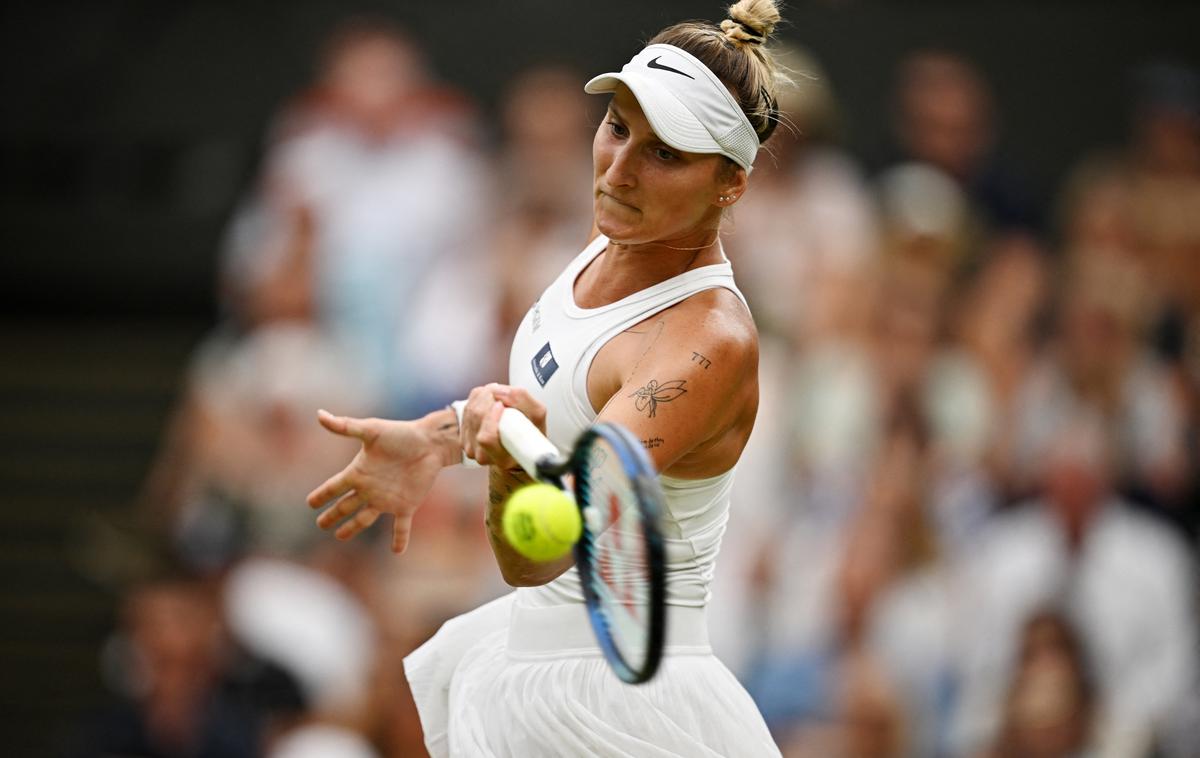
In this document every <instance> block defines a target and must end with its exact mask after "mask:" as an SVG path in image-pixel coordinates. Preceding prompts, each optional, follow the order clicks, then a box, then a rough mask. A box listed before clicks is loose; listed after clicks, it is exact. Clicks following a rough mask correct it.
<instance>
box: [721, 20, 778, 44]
mask: <svg viewBox="0 0 1200 758" xmlns="http://www.w3.org/2000/svg"><path fill="white" fill-rule="evenodd" d="M735 26H736V27H738V28H739V29H741V31H742V35H743V36H741V37H734V36H733V35H731V34H730V33H729V32H730V31H732V30H733V27H735ZM721 31H722V32H724V33H725V36H726V37H728V38H730V39H735V40H737V41H738V42H745V43H746V44H748V45H761V44H763V42H765V41H766V38H767V35H766V34H764V33H762V32H760V31H759V30H757V29H755V28H754V27H753V26H750V25H749V24H747V23H746V22H745V21H738V20H737V19H732V18H727V19H725V20H724V21H722V22H721Z"/></svg>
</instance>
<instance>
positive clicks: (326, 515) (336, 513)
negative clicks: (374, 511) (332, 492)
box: [317, 492, 366, 529]
mask: <svg viewBox="0 0 1200 758" xmlns="http://www.w3.org/2000/svg"><path fill="white" fill-rule="evenodd" d="M364 505H366V501H365V500H363V499H362V498H361V497H359V494H358V493H357V492H349V493H347V494H346V495H344V496H343V497H342V498H341V499H340V500H338V501H337V502H336V503H334V504H333V505H331V506H329V508H327V509H325V510H324V511H322V512H321V515H320V516H317V526H319V527H321V528H322V529H330V528H332V527H333V526H334V525H336V524H337V522H339V521H341V520H342V519H344V518H345V517H347V516H349V515H350V514H351V513H354V512H355V511H356V510H358V509H359V507H361V506H364Z"/></svg>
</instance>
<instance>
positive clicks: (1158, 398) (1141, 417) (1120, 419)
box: [1009, 249, 1186, 507]
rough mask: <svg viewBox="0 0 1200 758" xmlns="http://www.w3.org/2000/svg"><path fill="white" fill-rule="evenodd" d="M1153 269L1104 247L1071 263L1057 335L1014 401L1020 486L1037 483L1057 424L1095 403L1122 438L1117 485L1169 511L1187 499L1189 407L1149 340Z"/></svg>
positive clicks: (1011, 454) (1015, 470)
mask: <svg viewBox="0 0 1200 758" xmlns="http://www.w3.org/2000/svg"><path fill="white" fill-rule="evenodd" d="M1143 271H1144V269H1143V268H1142V267H1141V266H1139V265H1138V263H1137V261H1136V260H1134V259H1131V258H1129V257H1127V256H1123V255H1118V254H1108V253H1103V252H1102V251H1100V250H1099V249H1095V250H1090V251H1088V252H1087V253H1086V254H1082V255H1075V256H1072V257H1071V258H1069V259H1068V261H1067V269H1066V271H1065V277H1064V280H1063V282H1062V293H1061V303H1060V309H1059V314H1058V320H1057V333H1056V335H1055V339H1054V341H1053V342H1052V343H1051V345H1050V346H1049V348H1048V349H1047V350H1046V351H1045V352H1044V354H1043V356H1042V357H1041V358H1040V359H1039V361H1038V364H1037V365H1036V366H1035V367H1034V369H1033V371H1032V372H1031V374H1030V376H1029V378H1028V380H1027V381H1026V383H1025V385H1024V386H1023V387H1022V389H1021V391H1020V396H1019V398H1018V400H1017V403H1016V405H1015V407H1014V410H1015V412H1016V419H1015V420H1016V423H1015V430H1014V434H1013V437H1012V440H1011V444H1012V447H1011V450H1010V452H1009V458H1010V460H1011V462H1012V464H1013V467H1014V468H1013V471H1012V473H1011V476H1012V480H1013V482H1014V483H1015V484H1016V486H1017V488H1018V490H1019V489H1021V488H1022V487H1024V488H1025V489H1026V490H1028V488H1029V487H1030V486H1031V484H1032V483H1033V481H1034V480H1035V478H1036V476H1037V466H1038V464H1039V462H1040V461H1042V460H1043V459H1044V457H1045V454H1046V451H1047V446H1048V445H1049V443H1050V441H1051V439H1052V437H1053V435H1054V434H1055V430H1056V429H1057V428H1059V427H1060V426H1061V425H1062V424H1063V423H1064V421H1065V420H1066V419H1067V418H1069V417H1070V416H1071V415H1072V414H1073V413H1074V412H1075V411H1076V409H1078V408H1079V407H1081V406H1086V407H1090V408H1093V409H1095V410H1096V411H1097V412H1099V413H1100V414H1101V416H1102V418H1103V419H1104V423H1105V424H1106V425H1107V426H1108V428H1109V430H1110V431H1111V433H1113V434H1114V436H1115V445H1116V447H1115V449H1114V451H1113V454H1114V458H1113V461H1112V464H1113V466H1114V469H1113V471H1112V472H1111V474H1112V476H1113V477H1114V478H1115V483H1116V486H1118V487H1119V488H1120V489H1121V490H1122V491H1125V492H1130V493H1137V494H1138V495H1139V499H1141V500H1148V502H1149V503H1151V504H1154V505H1157V506H1160V507H1162V506H1168V505H1171V504H1174V503H1176V502H1177V501H1178V498H1179V496H1180V493H1181V491H1182V488H1183V484H1184V480H1185V470H1186V452H1185V448H1184V441H1185V437H1184V413H1183V406H1182V403H1181V397H1180V395H1179V393H1178V390H1177V387H1176V386H1175V385H1174V383H1173V382H1172V381H1171V376H1170V375H1169V374H1168V373H1167V371H1166V369H1165V367H1164V366H1163V365H1162V364H1161V362H1160V361H1158V360H1157V359H1156V358H1155V356H1154V355H1153V354H1152V353H1151V352H1150V350H1149V349H1148V347H1147V346H1146V344H1145V342H1144V341H1143V335H1144V333H1145V322H1146V307H1147V290H1146V285H1145V278H1144V276H1143Z"/></svg>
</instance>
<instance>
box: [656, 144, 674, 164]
mask: <svg viewBox="0 0 1200 758" xmlns="http://www.w3.org/2000/svg"><path fill="white" fill-rule="evenodd" d="M654 157H655V158H658V159H659V160H660V161H673V160H675V159H676V158H678V157H679V156H678V155H676V154H675V153H673V152H671V151H670V150H668V149H667V148H665V147H656V148H654Z"/></svg>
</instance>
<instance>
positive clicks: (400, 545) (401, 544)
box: [392, 514, 412, 555]
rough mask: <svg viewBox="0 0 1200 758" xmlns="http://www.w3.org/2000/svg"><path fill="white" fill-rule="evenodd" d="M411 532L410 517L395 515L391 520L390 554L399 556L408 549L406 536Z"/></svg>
mask: <svg viewBox="0 0 1200 758" xmlns="http://www.w3.org/2000/svg"><path fill="white" fill-rule="evenodd" d="M411 532H412V515H411V514H407V515H397V516H396V517H395V518H393V519H392V552H393V553H396V554H397V555H399V554H400V553H403V552H404V551H405V550H407V549H408V536H409V534H410V533H411Z"/></svg>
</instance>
